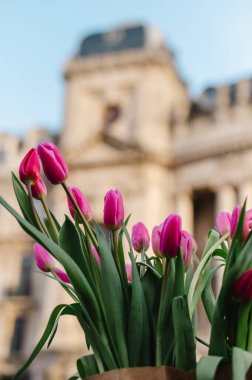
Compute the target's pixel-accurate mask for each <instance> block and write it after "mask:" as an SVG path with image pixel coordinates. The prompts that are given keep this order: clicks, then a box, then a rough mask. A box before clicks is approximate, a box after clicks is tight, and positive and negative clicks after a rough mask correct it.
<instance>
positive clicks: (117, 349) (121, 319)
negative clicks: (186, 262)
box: [95, 223, 128, 368]
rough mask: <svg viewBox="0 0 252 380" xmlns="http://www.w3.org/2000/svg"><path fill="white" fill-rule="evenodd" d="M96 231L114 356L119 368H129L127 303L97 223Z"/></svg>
mask: <svg viewBox="0 0 252 380" xmlns="http://www.w3.org/2000/svg"><path fill="white" fill-rule="evenodd" d="M95 231H96V235H97V240H98V246H99V254H100V258H101V288H102V295H103V300H104V308H105V311H106V316H107V323H108V326H109V330H110V332H111V339H113V341H112V344H113V347H114V355H115V358H116V360H117V365H118V368H120V367H128V353H127V347H126V337H125V335H126V320H125V319H126V316H125V302H124V298H123V291H122V286H121V280H120V276H119V273H118V270H117V267H116V264H115V261H114V258H113V255H112V252H111V250H110V248H109V245H108V242H107V240H106V239H105V237H104V235H103V233H102V231H101V229H100V227H99V226H98V225H97V223H95ZM118 360H119V362H118Z"/></svg>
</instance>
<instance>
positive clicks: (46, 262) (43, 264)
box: [33, 243, 55, 272]
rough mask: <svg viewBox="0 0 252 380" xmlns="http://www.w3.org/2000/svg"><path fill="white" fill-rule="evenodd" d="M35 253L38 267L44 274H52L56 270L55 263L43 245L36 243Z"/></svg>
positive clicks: (34, 246)
mask: <svg viewBox="0 0 252 380" xmlns="http://www.w3.org/2000/svg"><path fill="white" fill-rule="evenodd" d="M33 251H34V256H35V261H36V264H37V267H38V268H39V269H40V270H42V272H50V271H51V270H52V269H54V266H55V261H54V260H53V258H52V257H51V255H50V254H49V252H47V250H46V249H45V248H44V247H42V245H40V244H38V243H35V244H34V245H33Z"/></svg>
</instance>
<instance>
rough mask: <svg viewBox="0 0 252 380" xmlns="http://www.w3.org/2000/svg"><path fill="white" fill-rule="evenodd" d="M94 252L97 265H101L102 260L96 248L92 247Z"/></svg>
mask: <svg viewBox="0 0 252 380" xmlns="http://www.w3.org/2000/svg"><path fill="white" fill-rule="evenodd" d="M92 252H93V254H94V257H95V258H96V261H97V263H98V264H99V265H101V259H100V256H99V254H98V252H97V250H96V249H95V247H92Z"/></svg>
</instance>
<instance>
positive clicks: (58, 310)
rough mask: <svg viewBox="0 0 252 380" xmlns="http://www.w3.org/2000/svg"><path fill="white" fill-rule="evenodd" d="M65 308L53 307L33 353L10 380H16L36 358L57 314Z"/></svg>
mask: <svg viewBox="0 0 252 380" xmlns="http://www.w3.org/2000/svg"><path fill="white" fill-rule="evenodd" d="M66 306H67V305H65V304H61V305H58V306H56V307H55V309H54V310H53V312H52V314H51V316H50V318H49V321H48V323H47V326H46V329H45V331H44V333H43V335H42V337H41V338H40V340H39V342H38V344H37V345H36V347H35V348H34V350H33V352H32V353H31V355H30V357H29V358H28V359H27V361H26V362H25V364H24V365H23V366H22V368H20V370H19V371H18V372H17V373H16V374H15V375H14V376H13V379H12V380H16V379H18V378H19V377H20V376H21V375H22V374H23V373H24V372H25V371H26V370H27V368H28V367H29V366H30V364H31V363H32V362H33V360H34V359H35V358H36V356H37V355H38V353H39V352H40V351H41V350H42V348H43V346H44V344H45V343H46V341H47V339H48V338H49V336H50V334H51V332H52V330H53V328H54V324H55V321H56V320H57V317H58V315H59V313H60V312H61V311H62V309H64V308H65V307H66Z"/></svg>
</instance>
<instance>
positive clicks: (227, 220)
mask: <svg viewBox="0 0 252 380" xmlns="http://www.w3.org/2000/svg"><path fill="white" fill-rule="evenodd" d="M231 218H232V216H231V214H230V213H229V212H224V211H222V212H220V213H219V214H218V215H217V216H216V227H217V230H218V232H219V233H220V235H221V236H222V235H224V234H225V233H227V232H230V229H231Z"/></svg>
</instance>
